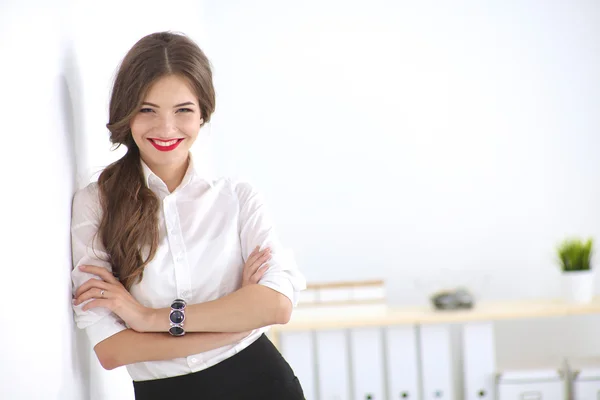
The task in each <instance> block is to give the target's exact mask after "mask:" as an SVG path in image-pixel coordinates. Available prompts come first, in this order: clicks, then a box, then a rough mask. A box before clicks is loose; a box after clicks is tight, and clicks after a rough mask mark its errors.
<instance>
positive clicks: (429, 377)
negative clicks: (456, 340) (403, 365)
mask: <svg viewBox="0 0 600 400" xmlns="http://www.w3.org/2000/svg"><path fill="white" fill-rule="evenodd" d="M419 339H420V344H421V346H420V347H421V377H422V381H423V396H422V399H423V400H454V399H455V398H454V385H453V382H452V352H451V347H450V326H449V325H439V324H435V325H423V326H421V327H420V328H419Z"/></svg>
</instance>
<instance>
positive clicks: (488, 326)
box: [462, 322, 496, 400]
mask: <svg viewBox="0 0 600 400" xmlns="http://www.w3.org/2000/svg"><path fill="white" fill-rule="evenodd" d="M462 339H463V370H464V391H465V392H464V393H465V400H494V398H495V393H494V392H495V390H494V386H495V373H496V351H495V345H494V325H493V323H492V322H471V323H466V324H465V325H463V335H462Z"/></svg>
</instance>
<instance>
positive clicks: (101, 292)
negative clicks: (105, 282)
mask: <svg viewBox="0 0 600 400" xmlns="http://www.w3.org/2000/svg"><path fill="white" fill-rule="evenodd" d="M104 292H105V290H104V289H102V290H101V291H100V297H102V298H104Z"/></svg>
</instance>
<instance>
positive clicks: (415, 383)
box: [384, 325, 421, 400]
mask: <svg viewBox="0 0 600 400" xmlns="http://www.w3.org/2000/svg"><path fill="white" fill-rule="evenodd" d="M384 343H385V347H386V354H385V359H386V364H387V384H388V398H389V399H394V400H396V399H398V400H401V399H407V400H413V399H420V396H421V395H420V390H419V369H418V357H419V353H418V351H417V333H416V329H415V327H414V326H412V325H409V326H392V327H388V328H385V340H384Z"/></svg>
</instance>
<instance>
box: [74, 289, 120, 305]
mask: <svg viewBox="0 0 600 400" xmlns="http://www.w3.org/2000/svg"><path fill="white" fill-rule="evenodd" d="M102 290H104V295H103V294H102ZM110 295H111V292H108V291H106V290H105V289H98V288H92V289H90V290H88V291H87V292H85V293H83V294H82V295H81V296H79V297H77V298H75V303H74V304H75V305H76V306H78V305H79V304H81V303H84V302H86V301H88V300H89V299H108V298H110V297H109V296H110Z"/></svg>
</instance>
